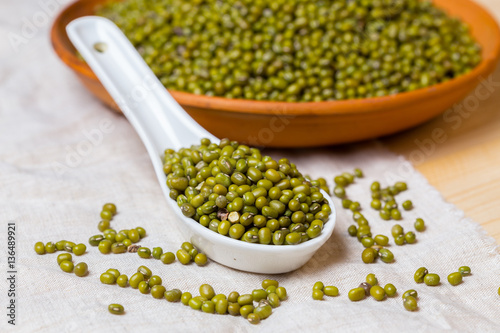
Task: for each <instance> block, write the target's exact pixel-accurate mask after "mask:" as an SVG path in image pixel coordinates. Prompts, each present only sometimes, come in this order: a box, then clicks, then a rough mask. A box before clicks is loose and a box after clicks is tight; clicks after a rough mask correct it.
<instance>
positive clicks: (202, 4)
mask: <svg viewBox="0 0 500 333" xmlns="http://www.w3.org/2000/svg"><path fill="white" fill-rule="evenodd" d="M98 15H101V16H104V17H107V18H109V19H111V20H112V21H114V22H115V23H116V24H117V25H118V26H119V27H120V28H121V29H122V30H123V32H124V33H125V34H126V35H127V37H128V38H129V39H130V41H131V42H132V43H133V44H134V46H135V47H136V48H137V50H138V51H139V53H140V54H141V55H142V56H143V58H144V59H145V61H146V62H147V64H148V65H149V66H150V67H151V68H152V70H153V72H154V73H155V75H156V76H158V78H159V79H160V80H161V82H162V83H163V84H164V85H165V87H167V88H168V89H172V90H178V91H186V92H190V93H194V94H198V95H207V96H222V97H226V98H240V99H251V100H269V101H289V102H296V101H300V102H310V101H326V100H345V99H356V98H368V97H377V96H386V95H392V94H397V93H401V92H407V91H412V90H416V89H420V88H424V87H427V86H430V85H434V84H437V83H440V82H445V81H448V80H450V79H453V78H455V77H457V76H460V75H463V74H465V73H467V72H469V71H471V70H472V69H473V68H474V67H475V66H476V65H477V64H478V63H479V62H480V61H481V49H480V46H479V45H478V44H477V42H476V41H475V40H474V38H473V37H472V36H471V35H470V33H469V28H468V26H467V25H466V24H464V23H462V22H460V21H459V20H458V19H455V18H451V17H449V16H448V15H447V14H446V13H445V12H443V11H442V10H440V9H438V8H436V7H435V6H434V5H433V4H432V2H431V1H421V0H392V1H386V0H359V1H345V0H324V1H301V0H259V1H255V0H226V1H219V0H196V1H191V0H158V1H148V0H124V1H111V2H108V3H107V4H105V5H104V6H103V7H102V8H100V10H98Z"/></svg>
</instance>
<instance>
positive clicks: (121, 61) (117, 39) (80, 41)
mask: <svg viewBox="0 0 500 333" xmlns="http://www.w3.org/2000/svg"><path fill="white" fill-rule="evenodd" d="M66 30H67V33H68V37H69V39H70V40H71V42H72V43H73V45H74V46H75V47H76V49H77V50H78V51H79V52H80V54H81V55H82V56H83V58H84V59H85V61H86V62H87V64H88V65H89V66H90V68H92V71H93V72H94V73H95V75H96V76H97V77H98V78H99V80H100V81H101V83H102V85H103V86H104V87H105V88H106V90H107V91H108V92H109V94H110V95H111V97H112V98H113V99H114V101H115V102H116V104H117V105H118V106H119V107H120V109H121V110H122V112H123V114H124V115H125V116H126V117H127V119H128V120H129V122H130V123H131V124H132V126H133V127H134V128H135V130H136V131H137V133H138V134H139V136H140V138H141V140H142V142H143V143H144V145H145V146H146V148H147V150H148V153H149V155H150V157H151V159H152V161H153V164H156V160H158V157H160V156H162V155H163V152H164V150H165V148H173V149H179V148H181V147H186V146H189V145H190V144H195V143H198V142H199V140H200V139H201V138H205V137H206V138H209V139H210V140H212V141H214V140H215V141H218V139H217V138H216V137H214V136H213V135H212V134H210V133H209V132H207V131H206V130H205V129H204V128H203V127H201V126H200V125H199V124H198V123H197V122H196V121H194V120H193V119H192V118H191V117H190V116H189V115H188V114H187V113H186V111H184V109H183V108H182V107H181V106H180V105H179V103H177V102H176V101H175V99H174V98H173V97H172V96H171V95H170V94H169V93H168V91H167V90H166V89H165V87H164V86H163V85H162V84H161V82H160V81H159V80H158V79H157V78H156V76H155V75H154V74H153V72H152V71H151V69H150V68H149V66H148V65H147V64H146V62H145V61H144V60H143V59H142V57H141V56H140V55H139V53H138V52H137V51H136V49H135V48H134V46H133V45H132V44H131V43H130V42H129V41H128V39H127V38H126V37H125V35H124V34H123V33H122V32H121V31H120V29H119V28H118V27H117V26H116V25H115V24H114V23H113V22H111V21H110V20H108V19H106V18H103V17H97V16H87V17H81V18H78V19H76V20H74V21H72V22H71V23H69V24H68V26H67V27H66Z"/></svg>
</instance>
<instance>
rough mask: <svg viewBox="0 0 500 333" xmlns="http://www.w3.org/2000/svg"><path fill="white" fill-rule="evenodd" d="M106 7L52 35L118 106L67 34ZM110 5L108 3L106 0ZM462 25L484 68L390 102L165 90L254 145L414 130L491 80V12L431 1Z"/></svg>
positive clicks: (91, 84)
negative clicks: (235, 96)
mask: <svg viewBox="0 0 500 333" xmlns="http://www.w3.org/2000/svg"><path fill="white" fill-rule="evenodd" d="M105 1H107V0H80V1H77V2H74V3H73V4H71V5H70V6H68V7H67V8H66V9H64V10H63V11H62V12H61V13H60V14H59V16H58V17H57V18H56V20H55V22H54V25H53V27H52V31H51V39H52V45H53V47H54V49H55V51H56V53H57V55H58V56H59V57H60V58H61V59H62V61H64V63H66V64H67V65H68V66H69V67H70V68H71V69H73V70H74V72H75V73H76V74H77V76H78V78H79V79H80V80H81V81H82V83H83V84H84V86H85V87H87V89H88V90H90V91H91V92H92V93H93V94H94V95H95V96H97V97H98V98H99V99H100V100H102V101H103V102H104V103H105V104H106V105H108V106H110V107H111V108H113V109H114V110H117V111H118V107H117V106H116V104H115V103H114V102H113V100H112V99H111V97H110V96H109V95H108V93H107V92H106V90H105V89H104V88H103V86H102V85H101V84H100V82H99V81H98V79H97V78H96V76H95V75H94V73H92V71H91V70H90V68H89V67H88V66H87V65H86V64H85V63H84V62H83V61H81V60H80V59H78V58H77V56H76V51H75V49H74V47H73V45H72V44H71V42H70V41H69V39H68V37H67V35H66V30H65V27H66V25H67V24H68V23H69V22H70V21H72V20H73V19H75V18H77V17H80V16H87V15H92V14H94V11H95V9H96V7H97V6H98V5H99V4H102V3H104V2H105ZM108 1H109V0H108ZM434 3H435V5H436V6H438V7H440V8H442V9H444V10H446V11H447V12H448V13H449V14H450V15H452V16H456V17H459V18H461V19H462V20H463V21H465V22H466V23H468V24H469V25H470V27H471V30H472V34H473V35H474V37H475V38H476V40H477V41H478V42H479V43H480V44H481V46H482V57H483V60H482V62H481V63H480V64H479V65H478V66H477V67H476V68H475V69H474V70H473V71H471V72H470V73H468V74H466V75H463V76H460V77H458V78H456V79H453V80H451V81H448V82H446V83H442V84H437V85H434V86H431V87H428V88H424V89H419V90H416V91H413V92H407V93H401V94H397V95H393V96H387V97H378V98H367V99H358V100H347V101H328V102H314V103H290V102H264V101H250V100H242V99H227V98H220V97H207V96H197V95H193V94H190V93H185V92H178V91H170V93H171V94H172V96H173V97H174V98H175V99H176V100H177V101H178V102H179V103H180V104H181V105H182V106H183V107H184V109H186V111H187V112H188V113H189V114H190V115H191V116H192V117H193V118H194V119H195V120H196V121H197V122H198V123H200V124H201V125H202V126H203V127H205V128H206V129H207V130H208V131H210V132H211V133H213V134H214V135H215V136H217V137H220V138H222V137H229V138H231V139H233V140H238V141H240V142H245V143H248V144H252V145H257V146H268V147H309V146H322V145H331V144H340V143H346V142H353V141H359V140H364V139H370V138H375V137H379V136H383V135H387V134H392V133H396V132H398V131H401V130H404V129H408V128H411V127H413V126H416V125H418V124H421V123H423V122H425V121H427V120H429V119H431V118H433V117H435V116H436V115H438V114H440V113H442V112H444V111H445V110H446V109H448V108H449V107H451V106H452V105H453V104H455V103H457V102H459V101H460V100H462V99H463V98H464V97H466V96H467V94H468V93H470V92H471V91H472V90H473V89H474V88H475V87H476V86H477V85H478V84H479V83H480V81H481V80H483V79H486V78H487V77H488V75H489V74H491V73H492V72H493V71H494V69H495V67H496V65H497V61H498V58H499V56H500V29H499V27H498V24H497V22H496V21H495V19H494V18H493V17H492V16H491V14H490V13H488V11H486V10H485V9H484V8H482V7H480V6H479V5H478V4H476V3H474V2H473V1H470V0H453V1H450V0H434Z"/></svg>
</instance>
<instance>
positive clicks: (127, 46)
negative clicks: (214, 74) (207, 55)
mask: <svg viewBox="0 0 500 333" xmlns="http://www.w3.org/2000/svg"><path fill="white" fill-rule="evenodd" d="M66 30H67V32H68V36H69V38H70V40H71V41H72V43H73V44H74V46H75V47H76V48H77V50H78V51H79V52H80V54H81V55H82V56H83V58H84V59H85V60H86V61H87V64H88V65H89V66H90V67H91V68H92V71H93V72H94V73H95V74H96V75H97V77H98V78H99V80H100V81H101V83H102V84H103V85H104V87H105V88H106V89H107V91H108V92H109V94H110V95H111V97H113V99H114V100H115V102H116V103H117V104H118V105H119V106H120V108H121V110H122V111H123V113H124V114H125V116H126V117H127V119H128V120H129V122H130V123H131V124H132V126H133V127H134V128H135V130H136V131H137V133H138V134H139V136H140V138H141V139H142V142H143V143H144V145H145V146H146V149H147V151H148V153H149V156H150V158H151V162H152V163H153V167H154V169H155V172H156V175H157V177H158V181H159V183H160V186H161V188H162V190H163V194H164V195H165V197H166V199H167V202H168V203H169V204H170V206H171V209H172V211H173V212H175V214H176V215H177V218H178V220H179V221H180V223H182V226H181V229H182V230H183V231H184V233H185V235H186V236H187V238H186V239H189V240H190V241H191V242H192V243H193V244H194V245H195V246H196V247H197V248H198V249H200V250H201V251H202V252H203V253H205V254H206V255H207V256H208V257H209V258H210V259H212V260H215V261H217V262H218V263H220V264H223V265H226V266H229V267H232V268H236V269H239V270H243V271H248V272H255V273H266V274H278V273H285V272H290V271H293V270H295V269H297V268H299V267H301V266H302V265H304V264H305V263H306V262H307V261H308V260H309V259H310V258H311V257H312V256H313V255H314V253H315V252H316V251H317V250H318V249H319V248H320V247H321V246H322V245H323V244H324V243H325V242H326V241H327V240H328V239H329V238H330V236H331V234H332V232H333V228H334V227H335V219H336V213H335V208H334V206H333V203H332V202H331V199H330V197H329V196H328V195H327V194H326V193H325V192H322V193H323V195H324V197H325V198H326V199H327V200H328V201H329V204H330V207H331V208H332V214H331V215H330V219H329V221H328V222H327V223H326V224H325V226H324V229H323V231H322V233H321V235H320V236H319V237H317V238H315V239H312V240H309V241H307V242H305V243H302V244H298V245H293V246H292V245H289V246H275V245H263V244H251V243H247V242H243V241H239V240H235V239H232V238H230V237H226V236H222V235H219V234H218V233H216V232H213V231H211V230H209V229H207V228H205V227H203V226H202V225H200V224H199V223H197V222H196V221H194V220H193V219H190V218H187V217H185V216H184V215H183V214H182V213H181V211H180V209H179V207H178V206H177V203H176V201H174V200H172V199H170V197H169V189H168V187H167V186H166V176H165V174H164V173H163V163H162V156H163V152H164V151H165V148H172V149H176V150H177V149H179V148H182V147H189V146H191V145H192V144H198V143H199V142H200V139H201V138H209V139H210V140H212V141H214V142H218V141H219V140H218V139H217V138H216V137H214V136H213V135H212V134H210V133H209V132H207V131H206V130H205V129H203V128H202V127H201V126H200V125H199V124H198V123H196V122H195V121H194V120H193V119H192V118H191V117H190V116H189V115H188V114H187V113H186V112H185V111H184V110H183V109H182V107H181V106H180V105H179V104H178V103H177V102H176V101H175V100H174V99H173V98H172V96H171V95H170V94H169V93H168V92H167V90H166V89H165V88H164V87H163V85H162V84H161V83H160V82H159V81H158V79H157V78H156V76H155V75H154V74H153V72H152V71H151V69H150V68H149V67H148V65H147V64H146V63H145V62H144V60H143V59H142V58H141V56H140V55H139V53H138V52H137V51H136V50H135V48H134V47H133V46H132V44H131V43H130V42H129V41H128V39H127V38H126V37H125V35H123V33H122V32H121V31H120V29H118V27H117V26H116V25H115V24H114V23H112V22H111V21H109V20H108V19H105V18H102V17H96V16H88V17H82V18H78V19H76V20H74V21H73V22H71V23H70V24H68V26H67V27H66ZM182 241H184V240H182ZM179 242H181V240H179Z"/></svg>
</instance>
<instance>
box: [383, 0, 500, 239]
mask: <svg viewBox="0 0 500 333" xmlns="http://www.w3.org/2000/svg"><path fill="white" fill-rule="evenodd" d="M476 2H478V3H481V4H482V5H483V6H484V7H486V8H488V9H489V10H490V11H491V12H492V13H493V14H494V15H495V16H496V18H497V20H498V21H499V22H500V1H498V0H476ZM492 80H493V82H495V83H496V84H497V87H495V88H494V89H495V90H494V91H493V93H492V94H491V96H490V97H489V98H488V99H486V100H484V101H481V102H480V103H479V106H478V107H476V108H469V110H467V109H466V108H465V107H464V108H462V111H461V112H460V111H458V110H460V109H459V107H460V106H458V107H457V108H456V109H454V110H453V111H449V114H448V117H445V116H444V115H441V116H438V117H437V118H435V119H433V120H431V121H429V122H428V123H426V124H424V125H422V126H419V127H417V128H414V129H411V130H409V131H406V132H403V133H400V134H397V135H393V136H391V137H387V138H384V139H382V141H383V142H384V143H385V144H386V145H388V146H389V147H390V149H391V150H392V151H394V152H395V153H398V154H401V155H404V156H405V157H406V158H407V159H409V160H410V161H411V162H412V163H413V164H414V166H415V167H416V168H417V169H418V170H419V171H420V172H421V173H422V174H424V175H425V176H426V177H427V179H428V180H429V183H431V184H432V185H433V186H434V187H436V188H437V189H438V190H439V191H440V192H441V193H442V194H443V196H444V197H445V198H446V199H447V200H448V201H449V202H452V203H453V204H455V205H456V206H457V207H458V208H460V209H462V210H463V211H465V213H466V214H467V215H468V216H469V217H471V218H472V219H474V220H475V221H477V222H478V223H480V224H481V225H482V226H483V228H484V229H485V230H486V231H487V232H488V234H489V235H491V236H493V237H494V238H495V239H496V241H497V243H498V244H500V66H499V67H498V68H497V70H496V72H495V73H494V74H493V75H492ZM471 95H473V94H471ZM472 98H473V97H472ZM451 117H452V118H451ZM437 128H440V129H442V130H444V132H445V133H446V137H447V139H446V141H444V142H442V143H437V142H433V141H432V131H433V130H435V129H437ZM422 157H424V158H422Z"/></svg>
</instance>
